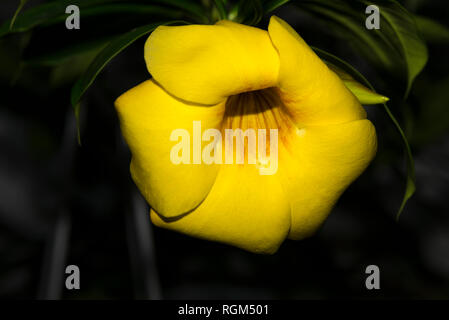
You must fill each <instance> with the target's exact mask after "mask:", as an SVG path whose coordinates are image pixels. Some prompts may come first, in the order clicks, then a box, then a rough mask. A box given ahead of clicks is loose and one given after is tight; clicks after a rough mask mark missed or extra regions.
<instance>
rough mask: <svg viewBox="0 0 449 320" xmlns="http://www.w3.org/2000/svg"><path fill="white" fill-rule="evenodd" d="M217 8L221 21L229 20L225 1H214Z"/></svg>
mask: <svg viewBox="0 0 449 320" xmlns="http://www.w3.org/2000/svg"><path fill="white" fill-rule="evenodd" d="M214 3H215V8H216V9H217V11H218V15H219V18H220V20H223V19H227V17H228V14H227V13H226V5H225V3H224V2H223V0H214Z"/></svg>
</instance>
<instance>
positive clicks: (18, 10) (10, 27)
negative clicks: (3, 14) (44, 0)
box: [9, 0, 28, 30]
mask: <svg viewBox="0 0 449 320" xmlns="http://www.w3.org/2000/svg"><path fill="white" fill-rule="evenodd" d="M27 2H28V0H20V3H19V6H18V7H17V10H16V12H14V15H13V17H12V18H11V22H10V23H9V30H11V29H12V28H13V26H14V23H15V22H16V19H17V16H18V14H19V12H20V11H22V9H23V6H24V5H25V4H26V3H27Z"/></svg>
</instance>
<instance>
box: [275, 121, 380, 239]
mask: <svg viewBox="0 0 449 320" xmlns="http://www.w3.org/2000/svg"><path fill="white" fill-rule="evenodd" d="M285 143H286V145H283V146H281V147H280V150H279V171H278V173H279V174H280V175H281V183H282V186H283V188H284V190H285V193H286V194H287V196H288V197H289V200H290V206H291V210H292V216H291V228H290V233H289V238H291V239H295V240H299V239H302V238H305V237H307V236H310V235H311V234H312V233H313V232H314V231H315V230H316V229H317V228H318V227H319V226H320V225H321V223H322V222H323V221H324V220H325V219H326V217H327V216H328V214H329V212H330V211H331V209H332V207H333V206H334V204H335V203H336V201H337V200H338V198H339V197H340V195H341V194H342V193H343V191H344V190H345V189H346V188H347V187H348V186H349V184H351V183H352V182H353V181H354V180H355V179H356V178H357V177H358V176H359V175H360V174H361V173H362V172H363V171H364V170H365V168H366V167H367V166H368V164H369V163H370V161H371V160H372V158H373V157H374V155H375V153H376V149H377V140H376V132H375V129H374V126H373V125H372V124H371V122H370V121H369V120H366V119H365V120H358V121H352V122H348V123H345V124H339V125H329V126H310V127H306V128H304V129H298V130H297V132H296V134H293V135H291V136H290V137H289V140H288V141H287V142H285Z"/></svg>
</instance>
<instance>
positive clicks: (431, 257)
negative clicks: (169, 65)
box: [0, 1, 449, 299]
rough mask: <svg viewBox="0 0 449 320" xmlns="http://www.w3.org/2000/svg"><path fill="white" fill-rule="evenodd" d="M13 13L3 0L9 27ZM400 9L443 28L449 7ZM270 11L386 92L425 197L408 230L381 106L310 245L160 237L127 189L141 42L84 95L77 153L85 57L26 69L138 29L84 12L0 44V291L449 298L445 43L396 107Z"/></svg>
mask: <svg viewBox="0 0 449 320" xmlns="http://www.w3.org/2000/svg"><path fill="white" fill-rule="evenodd" d="M41 2H42V1H41ZM17 3H18V1H2V2H1V3H0V12H1V13H0V19H1V21H4V20H6V19H8V18H10V17H11V16H12V14H13V12H14V10H15V8H16V6H17ZM36 3H39V1H31V3H30V5H31V4H33V5H34V4H36ZM404 4H405V5H406V7H407V8H408V9H409V10H410V11H411V12H414V13H417V14H421V15H424V16H426V17H430V18H432V19H435V20H436V21H439V22H440V23H442V24H446V25H447V17H448V14H449V2H447V1H441V2H439V1H408V2H404ZM276 14H277V15H279V16H280V17H281V18H283V19H285V20H286V21H287V22H289V23H290V24H291V25H292V26H293V27H294V28H295V29H296V30H297V31H298V32H299V33H300V34H301V35H302V36H303V38H305V39H306V41H307V42H308V43H309V44H310V45H313V46H316V47H319V48H323V49H325V50H327V51H329V52H332V53H334V54H336V55H338V56H340V57H343V58H344V59H345V60H346V61H349V62H350V63H351V64H353V65H354V66H356V67H357V68H358V69H359V70H360V71H362V73H364V74H365V76H366V77H367V78H368V79H369V80H370V81H371V83H373V84H374V86H375V87H376V89H377V90H378V91H379V92H381V93H383V94H385V95H387V96H389V97H390V98H391V102H390V106H391V108H392V110H393V113H394V114H395V115H397V116H398V118H399V119H400V122H401V124H402V125H403V127H404V128H405V131H406V133H407V136H408V138H409V140H410V142H411V146H412V150H413V153H414V158H415V162H416V176H417V192H416V195H415V196H414V197H413V198H412V200H411V201H410V202H409V203H408V204H407V206H406V209H405V211H404V212H403V214H402V216H401V219H400V221H399V222H398V223H397V222H396V221H395V213H396V210H397V208H398V206H399V204H400V201H401V197H402V193H403V188H404V183H405V180H404V157H403V151H402V150H403V149H402V147H401V142H400V139H399V135H398V133H397V132H396V131H395V129H394V127H393V125H392V124H391V122H390V120H389V119H388V117H387V116H386V114H385V113H384V112H383V110H382V109H381V107H380V106H368V107H367V108H366V109H367V110H368V113H369V118H370V119H371V120H372V121H373V123H374V124H375V126H376V128H377V131H378V138H379V152H378V155H377V157H376V159H375V161H374V162H373V163H372V164H371V166H370V167H369V168H368V170H367V171H366V172H365V173H364V174H363V175H362V176H361V177H360V178H359V179H358V180H357V181H356V182H355V183H354V184H353V185H351V186H350V187H349V189H348V190H347V191H346V192H345V194H344V195H343V196H342V197H341V199H340V201H339V202H338V204H337V205H336V207H335V208H334V210H333V212H332V213H331V215H330V217H329V219H328V220H327V221H326V222H325V224H324V226H323V228H321V229H320V230H319V231H318V232H317V234H316V235H315V236H313V237H312V238H310V239H307V240H304V241H298V242H294V241H290V240H287V241H286V242H285V243H284V244H283V245H282V246H281V248H280V249H279V251H278V252H277V253H276V254H274V255H272V256H263V255H255V254H251V253H247V252H244V251H242V250H240V249H236V248H233V247H229V246H226V245H222V244H217V243H213V242H206V241H202V240H197V239H194V238H190V237H187V236H184V235H180V234H177V233H174V232H170V231H166V230H162V229H157V228H154V227H153V226H151V225H150V223H149V215H148V207H147V205H146V204H145V203H144V202H143V200H142V199H141V198H140V196H139V194H138V193H137V192H136V189H135V186H134V184H133V183H132V181H131V179H130V175H129V170H128V167H129V161H130V153H129V151H128V149H127V147H126V145H125V144H124V142H123V139H122V136H121V133H120V130H119V125H118V120H117V115H116V113H115V110H114V107H113V102H114V100H115V99H116V98H117V97H118V96H119V95H120V94H121V93H123V92H124V91H126V90H128V89H129V88H131V87H133V86H135V85H136V84H138V83H140V82H142V81H144V80H145V79H147V78H149V74H148V73H147V71H146V68H145V64H144V60H143V43H144V39H141V40H140V41H137V42H136V43H135V44H133V45H132V46H131V47H129V48H128V49H127V50H126V51H125V52H123V53H121V54H120V55H119V56H117V57H116V58H115V59H114V60H113V61H112V62H111V63H110V64H109V65H108V66H107V67H106V68H105V70H104V71H103V72H102V73H101V74H100V76H99V77H98V79H97V81H96V82H95V83H94V85H93V86H92V88H91V89H90V90H89V91H88V93H87V95H86V97H85V98H84V99H83V104H82V112H81V142H82V145H81V146H78V144H77V142H76V125H75V120H74V114H73V110H72V108H71V105H70V99H69V97H70V89H71V86H72V84H73V80H74V79H75V77H76V76H77V71H78V69H81V68H82V67H83V59H81V60H80V61H74V62H70V63H68V64H65V65H64V66H63V67H59V68H58V67H42V66H38V67H35V66H30V67H25V68H23V70H22V72H21V73H18V70H19V69H20V68H19V66H20V63H19V61H20V60H21V59H22V58H27V57H33V56H39V55H40V54H43V53H45V52H51V51H52V50H53V48H54V47H55V46H62V45H64V46H70V44H71V43H77V42H79V41H86V39H87V40H88V39H95V37H96V36H97V33H98V34H99V33H101V32H102V31H104V30H107V31H108V32H110V34H114V33H115V32H118V31H116V30H115V27H116V26H117V24H118V23H120V25H121V26H123V24H126V23H128V24H129V25H130V27H132V26H133V24H137V25H138V23H140V22H139V21H134V20H133V21H129V19H128V20H127V19H126V17H116V18H111V17H108V18H107V19H105V20H104V21H102V22H101V23H98V21H97V22H96V24H95V28H93V27H92V28H90V27H89V23H90V22H89V19H85V20H83V16H82V12H81V29H80V30H67V29H66V28H65V27H64V22H61V24H58V25H55V26H52V27H51V28H43V29H39V28H38V29H36V30H35V31H33V34H32V36H31V37H29V36H27V35H12V36H8V37H6V38H3V39H1V40H0V84H1V89H0V90H1V91H0V297H2V298H27V299H34V298H63V299H122V298H125V299H130V298H167V299H173V298H178V299H187V298H234V299H240V298H253V299H259V298H261V299H264V298H274V299H278V298H289V299H297V298H318V299H321V298H368V299H379V298H424V299H441V298H445V299H447V298H449V215H448V214H449V200H448V199H449V170H448V164H449V134H448V133H449V132H448V128H449V72H448V71H449V63H448V59H447V57H448V56H449V45H448V44H447V42H446V43H441V42H432V41H428V48H429V62H428V64H427V66H426V68H425V69H424V71H423V72H422V73H421V74H420V75H419V76H418V78H417V79H416V82H415V84H414V86H413V89H412V92H411V94H410V96H409V98H408V99H407V102H403V101H401V99H399V98H397V97H400V96H401V94H402V92H403V90H404V85H403V82H401V81H399V80H397V79H395V78H394V77H393V78H392V77H390V76H389V75H386V74H382V72H377V71H376V70H375V68H373V67H371V66H370V65H369V64H368V63H367V62H366V60H365V59H364V58H363V57H361V56H360V55H358V54H357V52H356V51H354V50H352V49H351V48H349V47H348V46H347V44H346V43H345V41H342V40H341V39H339V38H336V37H335V36H334V35H332V34H331V33H330V31H329V29H328V28H326V26H325V25H323V24H322V23H320V22H318V21H316V19H314V18H313V17H311V16H309V15H307V14H305V13H303V12H300V11H299V10H297V9H296V8H293V7H289V6H286V7H284V8H281V9H279V10H277V11H276ZM117 19H121V20H117ZM117 21H119V22H117ZM260 26H261V27H263V28H266V26H267V19H265V20H263V21H262V22H261V24H260ZM361 27H364V26H361ZM69 264H75V265H77V266H78V267H79V268H80V270H81V289H80V290H73V291H69V290H66V289H65V288H64V278H65V275H64V269H65V266H66V265H69ZM370 264H375V265H377V266H379V268H380V272H381V284H380V285H381V289H380V290H371V291H369V290H367V289H366V288H365V279H366V276H367V275H366V274H365V268H366V267H367V266H368V265H370Z"/></svg>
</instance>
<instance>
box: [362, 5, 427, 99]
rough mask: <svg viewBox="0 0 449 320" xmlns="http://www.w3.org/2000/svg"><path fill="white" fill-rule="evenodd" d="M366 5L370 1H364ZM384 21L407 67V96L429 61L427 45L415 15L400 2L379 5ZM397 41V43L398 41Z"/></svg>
mask: <svg viewBox="0 0 449 320" xmlns="http://www.w3.org/2000/svg"><path fill="white" fill-rule="evenodd" d="M364 3H365V4H366V5H369V4H370V3H369V2H368V1H364ZM379 11H380V15H381V17H382V18H383V20H382V21H386V22H387V23H389V24H390V26H391V28H392V29H393V31H394V33H395V35H396V38H397V42H399V43H398V44H399V47H400V50H401V53H402V56H403V57H404V59H405V63H406V67H407V89H406V91H405V97H407V96H408V94H409V92H410V89H411V87H412V84H413V80H415V78H416V76H417V75H418V74H419V73H420V72H421V70H422V69H424V66H425V65H426V63H427V59H428V52H427V46H426V44H425V43H424V41H423V40H422V38H421V35H420V33H419V30H418V27H417V25H416V22H415V20H414V18H413V16H412V15H411V14H410V13H409V12H408V11H407V10H406V9H405V8H404V7H403V6H401V5H400V4H399V3H398V2H396V1H389V2H388V4H386V5H381V6H379ZM397 42H396V43H397Z"/></svg>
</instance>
